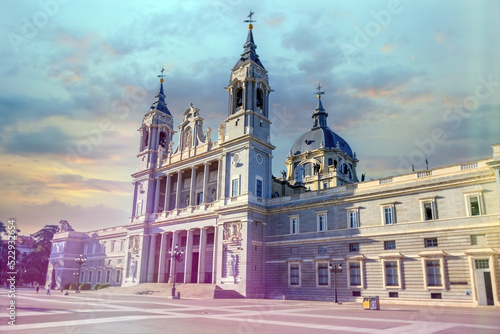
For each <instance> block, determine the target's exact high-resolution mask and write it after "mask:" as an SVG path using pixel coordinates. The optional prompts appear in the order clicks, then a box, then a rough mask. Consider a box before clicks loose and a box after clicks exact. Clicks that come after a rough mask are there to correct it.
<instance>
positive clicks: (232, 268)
mask: <svg viewBox="0 0 500 334" xmlns="http://www.w3.org/2000/svg"><path fill="white" fill-rule="evenodd" d="M236 260H237V258H236V254H231V255H229V256H228V257H227V271H228V276H229V277H236Z"/></svg>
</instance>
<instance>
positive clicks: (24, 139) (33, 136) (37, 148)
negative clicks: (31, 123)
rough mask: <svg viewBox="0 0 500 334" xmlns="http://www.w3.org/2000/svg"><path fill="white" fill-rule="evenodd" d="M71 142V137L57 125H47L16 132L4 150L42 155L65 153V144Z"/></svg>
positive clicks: (10, 152) (8, 139)
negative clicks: (32, 129) (32, 130)
mask: <svg viewBox="0 0 500 334" xmlns="http://www.w3.org/2000/svg"><path fill="white" fill-rule="evenodd" d="M70 142H71V137H69V136H68V135H66V134H65V133H64V132H63V131H61V129H59V128H58V127H55V126H46V127H44V128H42V129H40V130H37V131H34V132H16V133H14V134H13V135H12V136H10V138H7V140H6V142H5V143H4V145H3V146H4V150H5V152H6V153H9V154H16V155H17V154H18V155H40V154H63V153H64V145H65V144H68V143H70Z"/></svg>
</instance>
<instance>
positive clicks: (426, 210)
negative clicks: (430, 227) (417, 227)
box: [423, 202, 434, 220]
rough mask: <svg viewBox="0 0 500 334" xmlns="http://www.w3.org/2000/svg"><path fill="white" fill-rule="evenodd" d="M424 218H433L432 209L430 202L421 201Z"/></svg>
mask: <svg viewBox="0 0 500 334" xmlns="http://www.w3.org/2000/svg"><path fill="white" fill-rule="evenodd" d="M423 214H424V220H433V219H434V210H433V209H432V202H423Z"/></svg>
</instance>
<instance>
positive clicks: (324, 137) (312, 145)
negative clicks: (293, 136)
mask: <svg viewBox="0 0 500 334" xmlns="http://www.w3.org/2000/svg"><path fill="white" fill-rule="evenodd" d="M337 142H338V143H339V148H340V150H341V151H342V152H344V153H345V154H347V155H348V156H350V157H351V158H352V157H353V155H352V150H351V147H350V146H349V144H348V143H347V142H346V141H345V140H344V139H343V138H342V137H340V136H339V135H338V134H336V133H335V132H333V131H332V130H330V128H329V127H314V128H312V129H311V130H309V131H308V132H306V133H304V134H303V135H302V136H300V137H299V138H298V139H297V140H296V141H295V143H294V144H293V145H292V150H291V154H292V155H299V154H302V153H304V152H306V151H313V150H317V149H320V148H336V147H337Z"/></svg>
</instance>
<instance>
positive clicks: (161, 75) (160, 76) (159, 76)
mask: <svg viewBox="0 0 500 334" xmlns="http://www.w3.org/2000/svg"><path fill="white" fill-rule="evenodd" d="M164 71H165V68H163V67H162V69H161V71H160V72H161V74H160V75H157V77H158V78H163V77H164V76H165V74H163V72H164Z"/></svg>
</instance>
